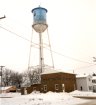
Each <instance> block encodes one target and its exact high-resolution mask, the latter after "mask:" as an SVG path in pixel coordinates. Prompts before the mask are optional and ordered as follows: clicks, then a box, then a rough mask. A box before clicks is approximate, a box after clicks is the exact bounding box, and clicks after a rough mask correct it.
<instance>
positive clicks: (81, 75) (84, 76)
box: [76, 74, 89, 78]
mask: <svg viewBox="0 0 96 105" xmlns="http://www.w3.org/2000/svg"><path fill="white" fill-rule="evenodd" d="M88 76H89V74H78V75H76V78H86V77H88Z"/></svg>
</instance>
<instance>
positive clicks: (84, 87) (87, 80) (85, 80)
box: [76, 74, 93, 91]
mask: <svg viewBox="0 0 96 105" xmlns="http://www.w3.org/2000/svg"><path fill="white" fill-rule="evenodd" d="M76 84H77V90H80V91H93V84H92V76H91V75H87V74H83V75H76Z"/></svg>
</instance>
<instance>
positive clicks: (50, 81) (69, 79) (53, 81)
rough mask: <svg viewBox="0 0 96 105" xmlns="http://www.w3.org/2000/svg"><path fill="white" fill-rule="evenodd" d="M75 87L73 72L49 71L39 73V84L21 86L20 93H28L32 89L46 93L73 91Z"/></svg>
mask: <svg viewBox="0 0 96 105" xmlns="http://www.w3.org/2000/svg"><path fill="white" fill-rule="evenodd" d="M76 88H77V87H76V76H75V74H69V73H51V74H43V75H41V84H34V85H32V86H30V87H27V88H26V87H25V88H24V87H22V88H21V94H26V93H27V94H30V93H31V92H32V91H35V90H36V91H40V92H43V93H46V92H48V91H52V92H64V91H65V92H71V91H74V90H75V89H76ZM26 90H27V91H26ZM24 91H25V92H24Z"/></svg>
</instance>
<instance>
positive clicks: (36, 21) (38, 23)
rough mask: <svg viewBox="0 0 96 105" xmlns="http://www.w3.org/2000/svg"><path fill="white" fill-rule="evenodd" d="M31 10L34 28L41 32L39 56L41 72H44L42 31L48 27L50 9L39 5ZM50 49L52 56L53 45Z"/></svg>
mask: <svg viewBox="0 0 96 105" xmlns="http://www.w3.org/2000/svg"><path fill="white" fill-rule="evenodd" d="M31 12H32V13H33V24H32V28H33V29H34V30H35V31H36V32H37V33H38V34H39V54H40V58H39V62H40V64H39V65H40V69H41V70H40V73H42V72H43V67H44V56H43V36H42V33H43V32H45V31H46V30H47V28H48V24H47V22H46V13H47V12H48V11H47V9H45V8H43V7H40V6H39V7H37V8H34V9H32V11H31ZM48 40H49V36H48ZM49 45H50V41H49ZM30 47H31V46H30ZM50 51H51V57H52V50H51V46H50ZM29 59H30V58H29ZM52 63H53V58H52ZM53 65H54V64H53Z"/></svg>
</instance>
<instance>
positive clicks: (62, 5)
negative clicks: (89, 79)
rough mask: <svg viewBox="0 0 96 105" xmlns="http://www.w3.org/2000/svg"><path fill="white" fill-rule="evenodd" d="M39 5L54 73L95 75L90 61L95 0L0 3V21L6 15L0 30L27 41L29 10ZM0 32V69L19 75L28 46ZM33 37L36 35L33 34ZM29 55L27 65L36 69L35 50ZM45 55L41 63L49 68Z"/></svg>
mask: <svg viewBox="0 0 96 105" xmlns="http://www.w3.org/2000/svg"><path fill="white" fill-rule="evenodd" d="M39 5H41V6H42V7H44V8H46V9H47V10H48V12H47V23H48V31H49V36H50V42H51V47H52V51H55V52H56V53H58V54H56V53H54V52H53V59H54V65H55V67H56V69H62V70H63V71H70V72H72V71H73V70H74V71H75V72H76V73H81V72H83V73H84V72H86V73H88V72H95V71H96V70H95V69H96V66H95V65H94V64H95V63H96V62H93V58H92V57H96V0H51V1H49V0H0V17H2V16H3V15H4V14H5V15H6V18H5V19H2V20H0V26H1V27H3V28H5V29H7V30H10V31H12V32H14V33H16V34H18V35H20V36H22V37H24V38H27V39H29V40H30V38H31V35H32V24H33V16H32V15H33V14H32V13H31V10H32V9H33V8H35V7H38V6H39ZM3 28H0V65H4V66H5V67H7V68H10V69H13V70H16V71H21V72H22V71H24V70H25V69H26V68H27V67H28V59H29V49H30V42H29V41H27V40H24V39H22V38H20V37H18V36H16V35H14V34H13V33H10V32H8V31H6V30H5V29H3ZM33 36H34V38H35V37H37V36H38V34H37V35H36V33H35V31H33ZM44 37H47V34H46V32H45V36H44ZM37 39H38V38H37ZM35 41H36V39H35ZM32 51H33V52H32V55H33V58H32V61H31V63H32V64H33V63H37V65H38V60H39V58H38V56H39V54H38V53H37V52H38V49H36V48H33V50H32ZM33 53H35V54H33ZM48 54H49V53H48ZM48 54H45V63H46V64H49V65H50V59H49V57H48V56H47V55H48ZM33 61H34V62H33Z"/></svg>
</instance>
